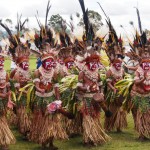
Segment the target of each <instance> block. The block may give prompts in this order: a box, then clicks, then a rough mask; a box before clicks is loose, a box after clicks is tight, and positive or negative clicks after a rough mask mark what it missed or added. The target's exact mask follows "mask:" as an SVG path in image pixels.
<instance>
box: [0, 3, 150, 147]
mask: <svg viewBox="0 0 150 150" xmlns="http://www.w3.org/2000/svg"><path fill="white" fill-rule="evenodd" d="M79 2H80V4H81V7H82V10H83V18H84V23H85V33H84V35H83V38H82V41H81V40H78V39H77V38H76V37H74V39H71V38H70V37H69V35H68V34H67V33H66V32H65V30H64V31H63V32H61V33H59V40H60V44H58V43H57V42H56V41H55V39H54V36H53V35H54V33H53V32H52V31H51V29H50V28H48V26H47V23H46V24H45V26H42V25H40V32H39V34H37V33H35V36H34V39H31V41H34V43H35V46H36V47H37V48H38V51H35V50H33V49H31V47H30V45H31V44H30V42H29V40H27V41H26V40H25V39H24V40H20V39H21V37H20V34H19V32H20V31H21V29H22V26H23V24H22V23H21V21H19V24H18V30H17V34H16V35H13V34H12V33H11V31H10V30H9V28H8V27H7V26H6V25H4V24H3V23H2V22H1V23H0V25H1V26H2V27H3V28H4V29H5V30H6V31H7V32H8V35H9V37H8V39H9V42H10V44H9V52H10V53H11V59H12V60H13V61H14V62H15V63H16V68H15V69H14V70H12V71H11V72H9V73H7V72H6V71H5V69H4V61H5V57H7V56H6V55H5V54H4V53H3V49H1V52H0V146H1V149H3V150H7V149H8V146H9V145H10V144H14V143H15V142H16V139H15V137H14V135H13V133H12V131H11V129H10V126H12V125H13V126H16V127H17V129H18V131H19V132H20V133H21V134H22V138H24V139H27V140H29V141H33V142H36V143H38V144H41V146H42V149H43V150H46V149H50V150H55V149H57V147H55V146H54V145H53V141H54V140H68V139H69V138H71V137H72V135H76V134H78V135H81V136H82V137H83V143H84V144H85V145H88V146H90V145H93V146H94V145H101V144H104V143H106V142H108V141H109V140H111V137H110V136H109V135H108V134H109V132H111V131H112V130H116V131H117V132H122V130H123V129H124V128H126V127H127V114H128V113H129V112H130V111H131V112H132V115H133V119H134V124H135V129H136V131H137V132H138V133H139V139H140V140H145V139H147V138H149V137H150V99H149V97H150V41H149V40H148V39H147V37H146V34H145V32H143V31H142V33H141V34H140V33H138V32H136V33H135V38H134V41H133V42H131V41H129V45H130V47H131V50H130V51H129V52H125V47H124V46H123V39H122V38H121V37H120V38H118V36H117V34H116V31H115V30H114V28H113V26H112V24H111V21H110V19H109V18H107V25H108V27H109V32H108V36H106V37H98V36H97V37H95V34H94V31H93V29H92V25H91V24H90V23H89V22H88V17H87V13H86V11H85V7H84V2H83V1H82V0H80V1H79ZM49 7H50V6H49V5H48V7H47V8H48V9H47V13H48V11H49ZM31 53H32V54H35V55H36V56H37V57H38V58H40V63H41V65H39V66H38V69H36V70H35V71H34V72H31V71H30V70H29V57H30V55H31ZM125 56H127V57H129V58H130V60H132V61H134V62H136V66H128V65H127V64H125V63H124V58H125ZM123 63H124V66H125V67H126V68H128V69H130V70H132V71H133V72H134V73H132V74H128V73H127V72H126V69H124V67H123ZM103 112H104V116H105V118H104V126H102V125H101V117H100V114H101V113H103ZM112 140H113V139H112Z"/></svg>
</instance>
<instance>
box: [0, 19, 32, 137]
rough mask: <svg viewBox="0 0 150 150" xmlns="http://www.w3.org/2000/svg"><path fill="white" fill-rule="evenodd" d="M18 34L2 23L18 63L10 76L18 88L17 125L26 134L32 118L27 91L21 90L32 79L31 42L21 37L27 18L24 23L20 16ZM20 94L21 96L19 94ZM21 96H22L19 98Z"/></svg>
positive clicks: (10, 48)
mask: <svg viewBox="0 0 150 150" xmlns="http://www.w3.org/2000/svg"><path fill="white" fill-rule="evenodd" d="M19 19H20V20H19V23H18V25H17V26H18V29H17V34H16V35H13V34H12V33H11V31H10V30H9V28H8V27H7V26H5V25H4V24H2V23H1V26H2V27H3V28H4V29H5V30H6V31H7V32H8V34H9V36H10V37H9V42H10V46H9V51H10V53H11V55H12V59H13V61H14V62H15V63H16V65H17V67H16V69H14V70H13V71H12V72H11V73H10V78H11V79H12V80H13V82H14V86H15V88H16V95H17V96H18V97H17V102H16V110H17V111H16V112H17V118H18V121H17V126H18V128H19V131H20V133H22V134H23V135H24V136H26V135H27V133H28V132H29V130H30V119H29V116H28V114H27V110H26V105H27V91H25V92H23V93H22V95H20V94H21V92H20V91H19V89H20V88H22V87H24V86H25V85H27V83H28V82H29V81H31V77H30V73H29V55H30V43H28V41H27V40H25V39H23V38H21V37H20V34H21V31H22V28H23V25H24V24H25V22H26V21H27V19H26V20H25V21H24V22H23V23H22V22H21V17H20V18H19ZM19 95H20V96H19ZM19 97H20V98H19Z"/></svg>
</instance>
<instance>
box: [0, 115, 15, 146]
mask: <svg viewBox="0 0 150 150" xmlns="http://www.w3.org/2000/svg"><path fill="white" fill-rule="evenodd" d="M15 142H16V139H15V137H14V135H13V133H12V132H11V130H10V129H9V126H8V124H7V119H6V117H5V116H0V145H2V146H5V145H10V144H14V143H15Z"/></svg>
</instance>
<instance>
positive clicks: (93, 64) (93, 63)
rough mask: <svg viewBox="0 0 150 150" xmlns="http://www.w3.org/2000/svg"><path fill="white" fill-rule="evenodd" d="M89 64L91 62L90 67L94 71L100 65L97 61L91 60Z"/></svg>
mask: <svg viewBox="0 0 150 150" xmlns="http://www.w3.org/2000/svg"><path fill="white" fill-rule="evenodd" d="M89 64H90V68H89V69H90V70H92V71H94V70H96V69H97V68H98V67H99V65H98V63H97V62H90V63H89Z"/></svg>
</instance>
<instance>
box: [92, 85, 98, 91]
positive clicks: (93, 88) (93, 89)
mask: <svg viewBox="0 0 150 150" xmlns="http://www.w3.org/2000/svg"><path fill="white" fill-rule="evenodd" d="M90 91H91V92H97V91H98V87H97V85H96V84H94V85H92V86H91V87H90Z"/></svg>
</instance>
